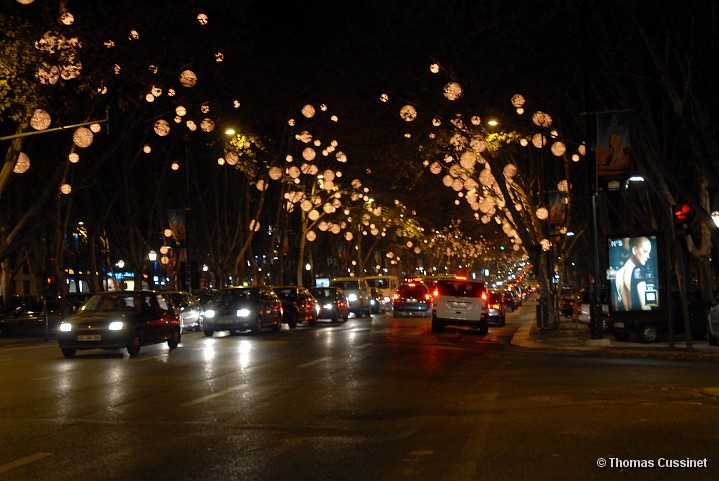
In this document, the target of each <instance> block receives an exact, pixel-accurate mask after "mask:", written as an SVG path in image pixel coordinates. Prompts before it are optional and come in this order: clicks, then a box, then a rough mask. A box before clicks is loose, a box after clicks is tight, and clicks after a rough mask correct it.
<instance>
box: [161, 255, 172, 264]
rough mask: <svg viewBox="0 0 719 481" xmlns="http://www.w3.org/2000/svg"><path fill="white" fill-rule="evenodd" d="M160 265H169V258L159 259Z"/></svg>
mask: <svg viewBox="0 0 719 481" xmlns="http://www.w3.org/2000/svg"><path fill="white" fill-rule="evenodd" d="M160 263H161V264H162V265H164V266H166V265H167V264H169V263H170V258H169V257H167V256H162V257H160Z"/></svg>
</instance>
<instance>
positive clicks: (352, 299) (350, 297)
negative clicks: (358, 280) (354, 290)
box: [347, 294, 357, 302]
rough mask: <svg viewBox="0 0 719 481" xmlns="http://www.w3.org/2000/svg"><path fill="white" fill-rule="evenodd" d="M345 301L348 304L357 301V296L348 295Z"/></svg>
mask: <svg viewBox="0 0 719 481" xmlns="http://www.w3.org/2000/svg"><path fill="white" fill-rule="evenodd" d="M347 300H348V301H350V302H354V301H356V300H357V294H350V295H349V296H347Z"/></svg>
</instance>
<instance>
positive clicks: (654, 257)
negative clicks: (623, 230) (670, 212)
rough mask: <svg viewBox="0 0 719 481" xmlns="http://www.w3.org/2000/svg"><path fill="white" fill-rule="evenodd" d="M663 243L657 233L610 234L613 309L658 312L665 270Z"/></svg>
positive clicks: (609, 272)
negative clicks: (661, 243) (659, 241)
mask: <svg viewBox="0 0 719 481" xmlns="http://www.w3.org/2000/svg"><path fill="white" fill-rule="evenodd" d="M659 249H660V244H659V243H658V242H657V236H656V235H654V234H648V235H638V236H634V237H619V236H614V237H609V249H608V254H609V268H608V269H607V280H608V281H609V285H610V289H609V300H610V309H611V310H612V312H637V311H657V310H660V309H662V308H663V305H662V302H663V299H661V298H660V295H659V293H660V286H661V285H662V283H661V281H662V279H661V276H662V271H660V269H659V261H658V259H660V252H659Z"/></svg>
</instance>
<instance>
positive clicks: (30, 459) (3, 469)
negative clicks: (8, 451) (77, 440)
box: [0, 453, 53, 473]
mask: <svg viewBox="0 0 719 481" xmlns="http://www.w3.org/2000/svg"><path fill="white" fill-rule="evenodd" d="M52 455H53V453H35V454H32V455H30V456H25V457H24V458H20V459H16V460H15V461H13V462H11V463H7V464H2V465H0V473H7V472H8V471H11V470H13V469H15V468H19V467H20V466H24V465H26V464H30V463H34V462H35V461H40V460H41V459H45V458H47V457H48V456H52Z"/></svg>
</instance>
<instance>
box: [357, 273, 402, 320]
mask: <svg viewBox="0 0 719 481" xmlns="http://www.w3.org/2000/svg"><path fill="white" fill-rule="evenodd" d="M365 280H366V281H367V285H368V286H369V287H370V289H371V290H372V299H373V300H374V301H375V302H373V303H372V307H371V311H372V314H379V313H381V312H386V311H387V309H390V308H391V306H392V296H393V295H394V293H395V291H396V290H397V287H398V286H399V277H397V276H393V275H377V276H365Z"/></svg>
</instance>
